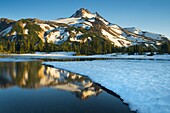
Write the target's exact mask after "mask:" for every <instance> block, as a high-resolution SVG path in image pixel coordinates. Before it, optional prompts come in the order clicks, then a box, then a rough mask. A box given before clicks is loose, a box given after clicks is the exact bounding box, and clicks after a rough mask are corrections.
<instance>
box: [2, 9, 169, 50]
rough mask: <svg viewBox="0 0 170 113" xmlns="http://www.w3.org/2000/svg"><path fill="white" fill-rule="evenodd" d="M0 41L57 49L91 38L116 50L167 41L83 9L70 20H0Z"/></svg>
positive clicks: (160, 36)
mask: <svg viewBox="0 0 170 113" xmlns="http://www.w3.org/2000/svg"><path fill="white" fill-rule="evenodd" d="M0 37H6V38H7V39H10V40H11V41H13V40H17V39H18V38H21V37H24V38H25V39H26V38H32V37H36V38H37V43H38V42H39V41H38V38H39V39H41V40H42V41H43V42H48V43H55V44H57V45H61V44H62V43H63V42H67V41H69V42H70V43H74V42H78V43H84V42H86V41H89V42H90V41H92V40H93V39H94V38H98V39H100V38H103V39H104V40H107V41H110V42H111V43H112V44H114V45H115V46H117V47H128V46H132V45H136V44H139V45H141V44H142V45H144V46H147V47H148V46H153V47H154V48H156V46H157V45H161V44H162V43H164V42H166V41H169V39H168V38H167V37H166V36H164V35H161V34H156V33H150V32H147V31H142V30H140V29H137V28H135V27H132V28H123V27H121V26H119V25H117V24H115V23H110V22H108V21H107V20H105V19H104V18H103V17H102V16H100V15H99V14H98V13H97V12H96V13H91V12H90V11H88V10H87V9H84V8H81V9H79V10H77V11H76V12H75V13H74V14H73V15H72V16H71V17H68V18H60V19H57V20H50V21H44V20H39V19H30V18H29V19H21V20H18V21H13V20H9V19H4V18H2V19H0Z"/></svg>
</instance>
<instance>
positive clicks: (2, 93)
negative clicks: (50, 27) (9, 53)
mask: <svg viewBox="0 0 170 113" xmlns="http://www.w3.org/2000/svg"><path fill="white" fill-rule="evenodd" d="M0 113H130V110H129V108H128V106H127V105H125V104H123V103H122V101H121V100H120V99H119V98H117V97H115V96H114V95H112V94H111V93H110V94H109V93H107V92H106V91H105V90H104V89H103V88H101V87H99V86H98V85H97V84H95V83H93V82H92V81H91V80H90V79H89V78H88V77H85V76H81V75H78V74H75V73H71V72H68V71H65V70H60V69H56V68H52V67H48V66H44V65H41V62H39V61H31V62H0Z"/></svg>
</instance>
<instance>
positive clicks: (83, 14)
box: [71, 8, 94, 18]
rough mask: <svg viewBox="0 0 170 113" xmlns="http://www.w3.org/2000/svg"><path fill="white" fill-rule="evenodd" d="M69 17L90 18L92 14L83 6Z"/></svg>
mask: <svg viewBox="0 0 170 113" xmlns="http://www.w3.org/2000/svg"><path fill="white" fill-rule="evenodd" d="M71 17H75V18H78V17H87V18H91V17H94V14H92V13H91V12H90V11H89V10H87V9H85V8H80V9H79V10H77V11H76V12H75V13H74V14H73V15H72V16H71Z"/></svg>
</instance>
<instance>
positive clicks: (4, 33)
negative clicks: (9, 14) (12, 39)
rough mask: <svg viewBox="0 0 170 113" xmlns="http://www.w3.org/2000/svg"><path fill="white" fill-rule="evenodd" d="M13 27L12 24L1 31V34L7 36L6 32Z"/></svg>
mask: <svg viewBox="0 0 170 113" xmlns="http://www.w3.org/2000/svg"><path fill="white" fill-rule="evenodd" d="M11 29H12V26H10V27H8V28H6V29H5V30H3V31H1V32H0V34H1V35H2V36H5V35H6V34H8V33H9V32H10V31H11Z"/></svg>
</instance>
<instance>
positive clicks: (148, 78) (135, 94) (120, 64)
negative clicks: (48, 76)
mask: <svg viewBox="0 0 170 113" xmlns="http://www.w3.org/2000/svg"><path fill="white" fill-rule="evenodd" d="M44 64H46V65H52V66H54V67H57V68H61V69H66V70H69V71H71V72H75V73H79V74H82V75H86V76H88V77H90V78H91V79H92V80H93V81H94V82H97V83H99V84H101V85H102V86H104V87H106V88H108V89H110V90H112V91H114V92H115V93H117V94H118V95H120V96H121V98H122V99H123V100H124V102H125V103H128V104H130V108H131V110H137V111H138V112H139V113H169V112H170V61H166V60H165V61H164V60H160V61H159V60H95V61H76V62H45V63H44Z"/></svg>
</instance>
